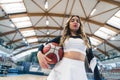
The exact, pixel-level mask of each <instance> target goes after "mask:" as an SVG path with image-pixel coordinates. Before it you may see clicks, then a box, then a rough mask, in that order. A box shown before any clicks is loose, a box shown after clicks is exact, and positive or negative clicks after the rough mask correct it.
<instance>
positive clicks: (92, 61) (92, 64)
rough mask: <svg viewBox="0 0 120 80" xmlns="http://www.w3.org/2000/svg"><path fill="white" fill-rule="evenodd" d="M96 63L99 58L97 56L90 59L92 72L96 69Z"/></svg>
mask: <svg viewBox="0 0 120 80" xmlns="http://www.w3.org/2000/svg"><path fill="white" fill-rule="evenodd" d="M96 64H97V60H96V58H95V57H94V58H93V59H92V60H91V61H90V65H89V67H90V68H91V70H92V72H94V69H95V66H96Z"/></svg>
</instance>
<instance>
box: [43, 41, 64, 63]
mask: <svg viewBox="0 0 120 80" xmlns="http://www.w3.org/2000/svg"><path fill="white" fill-rule="evenodd" d="M43 54H45V55H46V56H47V57H48V58H50V59H51V60H52V61H48V63H49V64H56V63H57V62H59V61H60V60H61V59H62V57H63V49H62V47H60V46H59V44H57V43H54V42H52V43H48V44H46V45H45V46H44V48H43Z"/></svg>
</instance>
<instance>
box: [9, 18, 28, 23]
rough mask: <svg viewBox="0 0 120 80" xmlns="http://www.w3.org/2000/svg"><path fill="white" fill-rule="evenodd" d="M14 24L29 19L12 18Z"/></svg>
mask: <svg viewBox="0 0 120 80" xmlns="http://www.w3.org/2000/svg"><path fill="white" fill-rule="evenodd" d="M11 20H12V21H13V22H21V21H29V20H30V18H29V17H18V18H12V19H11Z"/></svg>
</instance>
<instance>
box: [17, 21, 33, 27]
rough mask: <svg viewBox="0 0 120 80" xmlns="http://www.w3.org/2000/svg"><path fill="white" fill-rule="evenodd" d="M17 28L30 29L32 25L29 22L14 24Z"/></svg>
mask: <svg viewBox="0 0 120 80" xmlns="http://www.w3.org/2000/svg"><path fill="white" fill-rule="evenodd" d="M15 25H16V27H17V28H25V27H30V26H32V23H31V22H30V21H25V22H18V23H15Z"/></svg>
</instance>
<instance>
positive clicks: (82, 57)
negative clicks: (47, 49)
mask: <svg viewBox="0 0 120 80" xmlns="http://www.w3.org/2000/svg"><path fill="white" fill-rule="evenodd" d="M64 57H66V58H70V59H74V60H80V61H83V62H84V61H85V55H84V54H83V53H80V52H76V51H69V52H64Z"/></svg>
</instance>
